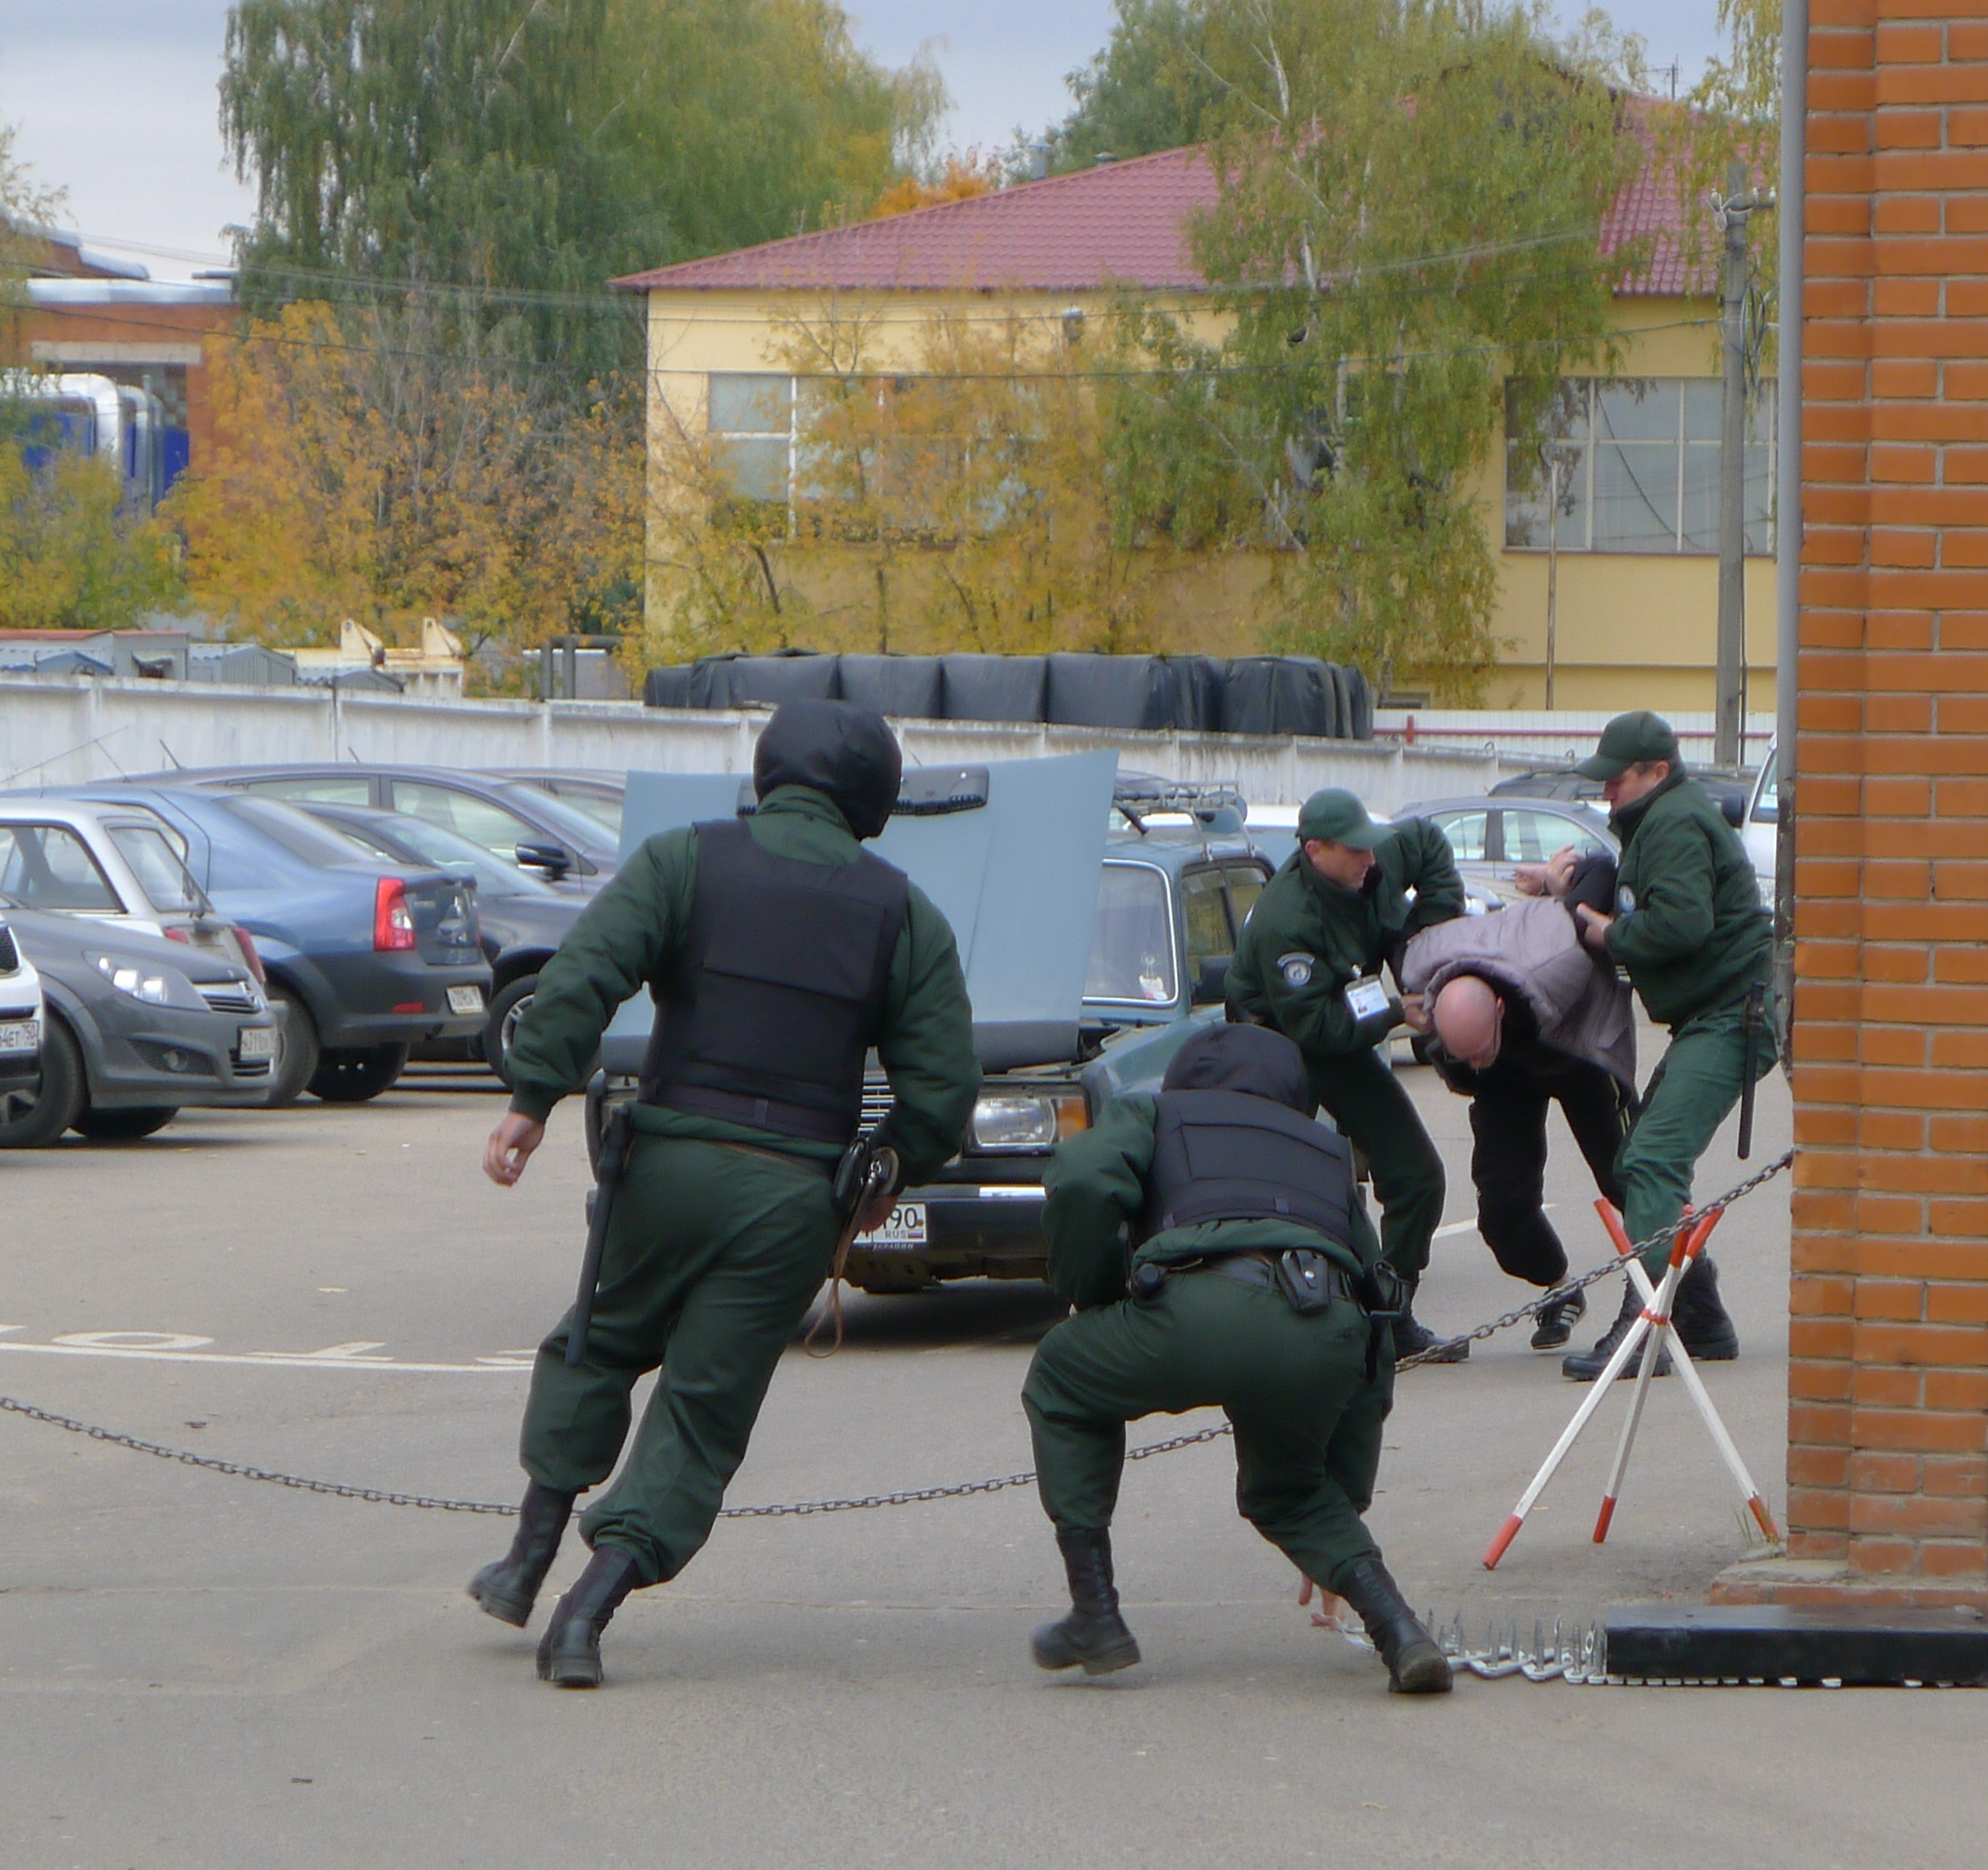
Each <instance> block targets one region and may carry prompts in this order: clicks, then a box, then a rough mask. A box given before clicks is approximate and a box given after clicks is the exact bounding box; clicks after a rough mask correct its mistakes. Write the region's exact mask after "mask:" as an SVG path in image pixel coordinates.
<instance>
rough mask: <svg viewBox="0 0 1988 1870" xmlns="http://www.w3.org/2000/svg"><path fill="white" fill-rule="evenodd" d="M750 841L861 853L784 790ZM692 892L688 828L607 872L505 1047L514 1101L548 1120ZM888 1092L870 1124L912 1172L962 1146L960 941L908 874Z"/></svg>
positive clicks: (713, 1126)
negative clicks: (609, 876)
mask: <svg viewBox="0 0 1988 1870" xmlns="http://www.w3.org/2000/svg"><path fill="white" fill-rule="evenodd" d="M747 822H748V823H749V826H750V827H751V830H752V839H753V841H754V842H755V843H756V844H759V845H761V846H762V847H764V848H765V849H766V850H769V851H771V852H773V854H774V855H775V856H776V857H792V858H794V859H796V860H798V861H800V862H803V863H808V864H853V863H854V862H855V861H856V858H857V854H858V852H860V850H861V849H862V846H861V845H860V844H858V843H857V840H856V839H855V838H854V836H852V835H851V834H850V830H849V827H848V825H847V823H846V822H845V821H844V818H843V817H842V814H841V813H840V812H839V811H837V810H836V808H835V807H834V806H833V804H832V803H830V800H828V799H827V797H826V796H823V794H822V793H818V792H816V791H814V790H812V789H811V788H810V787H807V786H781V787H779V789H778V790H776V791H774V792H773V793H770V794H769V796H767V797H766V800H763V801H762V803H761V805H760V807H759V811H758V812H757V813H756V814H755V815H754V816H753V817H752V818H751V819H749V820H748V821H747ZM696 893H697V832H696V830H695V827H687V828H685V829H684V830H678V831H665V832H664V833H663V834H662V835H661V837H652V838H651V839H650V840H648V842H647V844H644V845H643V847H641V850H637V852H635V854H634V855H633V856H632V857H629V858H628V859H627V861H626V862H624V864H622V866H621V867H620V869H619V870H617V871H616V872H615V873H614V880H613V881H611V882H610V883H609V884H607V887H606V888H604V889H603V890H602V891H601V892H600V894H599V895H597V896H596V897H595V898H594V899H593V901H592V902H590V904H588V905H587V909H586V912H585V913H584V914H583V915H581V916H580V919H579V920H578V921H576V922H575V923H574V924H573V927H572V928H570V930H569V931H568V932H567V934H566V939H565V940H564V941H563V942H561V943H560V947H559V952H558V953H557V954H556V955H553V958H552V959H551V960H549V962H546V965H545V966H544V967H543V969H541V970H540V972H539V984H538V987H537V989H536V992H535V993H534V995H533V996H532V1004H531V1006H530V1008H529V1010H528V1011H527V1012H526V1015H525V1016H524V1018H523V1020H522V1021H520V1022H519V1026H518V1033H517V1036H516V1040H514V1041H513V1042H512V1048H511V1055H510V1065H511V1077H512V1086H513V1094H512V1099H511V1107H512V1110H514V1111H517V1112H518V1113H519V1114H520V1115H522V1116H526V1117H532V1118H537V1119H539V1121H541V1122H543V1121H544V1119H545V1118H546V1115H547V1114H548V1113H549V1111H551V1109H552V1107H553V1105H554V1104H556V1103H557V1102H558V1101H560V1098H562V1097H565V1096H566V1094H567V1093H569V1092H570V1091H577V1090H578V1089H579V1088H580V1086H581V1085H582V1084H584V1083H585V1082H586V1080H587V1074H588V1073H589V1071H590V1070H591V1068H592V1066H593V1057H594V1054H595V1053H596V1052H597V1051H598V1050H599V1049H600V1035H601V1033H603V1032H604V1031H605V1030H607V1023H608V1021H609V1020H611V1019H613V1018H614V1013H615V1009H616V1008H617V1007H618V1006H620V1004H621V1003H622V1002H623V1001H624V1000H625V999H629V998H630V997H631V996H632V995H634V994H635V993H637V992H640V991H641V989H642V988H643V987H644V986H645V985H650V984H653V983H654V982H655V981H657V980H658V979H660V978H661V976H662V974H663V973H664V970H665V969H666V968H667V967H668V964H669V962H670V959H671V955H672V954H673V953H674V951H675V948H676V945H677V943H678V942H679V941H680V940H681V938H682V936H683V933H684V931H685V929H686V928H688V926H689V925H690V914H691V902H692V901H693V900H694V898H695V895H696ZM877 1057H878V1058H879V1059H880V1060H881V1061H882V1063H883V1066H884V1071H885V1072H886V1073H887V1074H888V1076H889V1077H890V1080H891V1092H892V1094H893V1095H894V1099H895V1101H894V1103H893V1104H891V1111H890V1114H889V1115H888V1116H887V1117H886V1118H884V1121H883V1123H882V1124H881V1125H880V1126H879V1127H878V1131H877V1136H878V1140H879V1141H881V1142H884V1143H887V1144H888V1145H890V1146H891V1148H894V1149H895V1150H896V1151H897V1152H898V1159H899V1160H900V1162H901V1163H902V1164H903V1165H904V1179H905V1180H906V1181H907V1182H918V1181H922V1180H923V1179H924V1178H925V1177H926V1176H928V1175H931V1173H932V1172H934V1171H935V1169H937V1168H938V1167H939V1165H941V1164H942V1163H943V1162H945V1161H947V1160H948V1158H950V1157H952V1156H953V1155H956V1154H957V1153H958V1149H959V1146H960V1143H961V1140H962V1138H963V1137H964V1136H965V1133H966V1121H967V1119H968V1118H969V1117H970V1116H971V1115H972V1114H973V1103H974V1100H975V1097H978V1096H979V1093H980V1066H979V1061H978V1060H977V1059H976V1058H975V1056H974V1050H973V1010H972V1006H970V1005H969V1003H968V1001H967V997H966V980H965V976H964V975H963V974H962V972H960V966H959V951H958V949H957V948H956V947H955V945H954V943H953V938H952V929H951V928H949V927H948V925H947V924H946V919H945V917H944V916H943V915H941V914H940V913H939V912H938V910H937V909H936V908H934V907H933V906H932V904H931V900H930V898H928V897H927V896H926V895H925V893H924V892H923V891H921V890H920V889H919V888H918V887H917V886H916V885H915V884H914V885H913V886H912V888H911V894H910V898H909V900H908V903H907V904H906V906H905V911H904V932H903V934H902V935H900V936H899V937H898V952H897V953H896V955H895V956H894V958H893V959H892V960H891V978H890V981H889V984H888V986H887V987H886V989H885V992H884V1026H883V1033H882V1036H881V1038H880V1039H879V1040H878V1041H877ZM634 1122H635V1125H636V1128H638V1129H640V1130H643V1131H648V1132H651V1133H652V1134H654V1135H662V1136H682V1137H696V1138H703V1139H705V1140H706V1141H716V1142H731V1143H749V1144H751V1145H753V1146H754V1147H755V1148H761V1149H770V1150H774V1151H779V1152H780V1153H782V1154H784V1155H797V1156H805V1157H810V1158H816V1159H821V1160H827V1161H833V1159H834V1158H835V1157H836V1156H837V1155H838V1154H839V1153H840V1151H837V1148H835V1146H834V1145H833V1144H829V1143H819V1142H812V1141H803V1140H801V1139H799V1138H790V1137H780V1136H775V1135H771V1134H769V1132H768V1131H764V1130H756V1129H754V1128H751V1127H750V1126H749V1125H747V1124H734V1123H727V1122H725V1121H722V1119H720V1118H710V1117H694V1116H690V1115H688V1114H685V1113H684V1112H682V1111H666V1110H661V1109H658V1108H657V1107H654V1106H652V1105H647V1104H644V1105H641V1106H638V1107H637V1111H636V1112H635V1117H634Z"/></svg>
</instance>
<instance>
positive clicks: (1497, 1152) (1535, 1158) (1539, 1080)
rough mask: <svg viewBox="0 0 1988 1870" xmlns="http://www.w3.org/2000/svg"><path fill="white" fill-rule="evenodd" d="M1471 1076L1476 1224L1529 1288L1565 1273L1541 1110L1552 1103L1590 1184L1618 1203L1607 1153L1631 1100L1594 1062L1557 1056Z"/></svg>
mask: <svg viewBox="0 0 1988 1870" xmlns="http://www.w3.org/2000/svg"><path fill="white" fill-rule="evenodd" d="M1470 1077H1471V1080H1472V1083H1471V1095H1470V1134H1471V1135H1472V1138H1474V1139H1475V1142H1474V1145H1473V1147H1472V1150H1471V1152H1470V1179H1471V1181H1472V1182H1473V1183H1474V1184H1475V1185H1476V1189H1477V1229H1478V1232H1479V1233H1481V1234H1483V1236H1484V1243H1485V1245H1486V1246H1488V1247H1489V1248H1490V1249H1491V1252H1492V1256H1493V1258H1495V1259H1496V1260H1497V1262H1498V1264H1499V1266H1501V1267H1503V1269H1504V1270H1505V1271H1506V1272H1507V1273H1510V1274H1511V1276H1512V1277H1513V1278H1514V1279H1522V1280H1525V1281H1526V1283H1527V1284H1528V1285H1533V1286H1553V1285H1557V1284H1558V1283H1560V1280H1563V1279H1564V1278H1565V1277H1567V1249H1565V1248H1564V1247H1563V1246H1561V1245H1560V1236H1559V1235H1558V1234H1557V1233H1554V1228H1553V1223H1552V1222H1550V1221H1549V1220H1548V1219H1547V1217H1546V1213H1545V1210H1544V1209H1543V1206H1542V1203H1543V1201H1544V1199H1545V1192H1546V1168H1547V1105H1548V1104H1556V1103H1557V1104H1559V1106H1560V1110H1561V1111H1562V1113H1563V1114H1564V1115H1565V1117H1566V1118H1567V1128H1569V1129H1570V1130H1571V1131H1573V1132H1574V1141H1575V1142H1576V1143H1577V1144H1578V1145H1580V1147H1581V1155H1583V1156H1584V1157H1585V1158H1587V1166H1588V1168H1590V1169H1591V1171H1593V1172H1594V1185H1595V1187H1596V1188H1597V1189H1599V1190H1600V1191H1601V1193H1602V1194H1603V1195H1605V1196H1606V1197H1607V1198H1608V1199H1609V1200H1610V1201H1611V1202H1614V1205H1615V1206H1617V1207H1618V1208H1619V1207H1621V1206H1622V1201H1623V1190H1622V1184H1621V1179H1620V1178H1618V1175H1617V1174H1616V1172H1615V1157H1616V1153H1617V1151H1619V1150H1620V1149H1621V1147H1622V1141H1623V1138H1625V1137H1626V1136H1627V1135H1628V1133H1629V1126H1630V1124H1631V1121H1633V1120H1634V1118H1635V1100H1634V1099H1633V1098H1632V1097H1631V1095H1630V1094H1629V1093H1628V1091H1626V1090H1625V1089H1624V1087H1623V1086H1622V1085H1621V1083H1620V1082H1619V1081H1618V1080H1617V1079H1616V1078H1614V1077H1613V1076H1611V1074H1609V1073H1608V1072H1606V1071H1604V1070H1602V1068H1601V1067H1600V1066H1599V1065H1591V1064H1589V1063H1587V1062H1586V1061H1585V1060H1581V1059H1575V1058H1569V1057H1565V1056H1564V1055H1562V1054H1559V1053H1542V1052H1534V1053H1532V1054H1531V1055H1530V1057H1499V1059H1498V1060H1497V1062H1496V1063H1494V1064H1493V1066H1492V1067H1491V1068H1490V1069H1489V1070H1488V1071H1483V1072H1475V1073H1472V1074H1470Z"/></svg>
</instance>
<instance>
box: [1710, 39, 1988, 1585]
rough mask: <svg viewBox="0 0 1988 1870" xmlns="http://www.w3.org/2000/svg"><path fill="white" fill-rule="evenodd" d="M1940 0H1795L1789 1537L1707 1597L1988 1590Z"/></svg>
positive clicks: (1952, 241)
mask: <svg viewBox="0 0 1988 1870" xmlns="http://www.w3.org/2000/svg"><path fill="white" fill-rule="evenodd" d="M1951 9H1952V0H1945V4H1944V5H1942V0H1812V3H1811V7H1810V58H1809V81H1808V82H1809V93H1808V95H1809V119H1808V161H1807V184H1808V221H1807V285H1806V295H1807V296H1806V303H1805V312H1806V325H1805V340H1804V342H1805V350H1806V360H1805V364H1804V370H1803V394H1804V399H1805V403H1804V421H1805V424H1806V427H1805V432H1804V448H1803V456H1802V482H1803V499H1804V502H1805V515H1804V516H1805V519H1806V521H1807V533H1806V537H1805V539H1804V546H1803V553H1802V575H1801V598H1802V621H1801V660H1800V679H1799V691H1800V724H1801V739H1800V756H1799V758H1800V782H1799V799H1798V807H1799V809H1798V813H1797V871H1796V874H1797V884H1796V888H1797V912H1796V923H1795V928H1796V936H1797V946H1796V974H1797V989H1796V1001H1795V1004H1796V1020H1797V1037H1796V1060H1797V1063H1796V1068H1795V1073H1794V1097H1795V1140H1796V1142H1797V1146H1798V1155H1797V1167H1796V1171H1795V1190H1794V1275H1793V1280H1792V1284H1791V1289H1790V1300H1789V1302H1790V1311H1791V1313H1792V1314H1793V1318H1792V1327H1791V1336H1790V1362H1789V1370H1788V1489H1789V1492H1788V1518H1789V1522H1790V1541H1789V1559H1790V1561H1794V1562H1792V1563H1787V1564H1779V1565H1776V1566H1772V1567H1739V1570H1738V1571H1737V1572H1729V1573H1728V1574H1726V1577H1725V1578H1724V1579H1723V1580H1722V1581H1721V1582H1720V1584H1719V1587H1718V1588H1717V1590H1716V1595H1718V1596H1720V1597H1722V1598H1726V1599H1727V1600H1728V1601H1732V1600H1733V1599H1751V1600H1753V1601H1759V1600H1760V1599H1761V1598H1770V1599H1778V1600H1779V1601H1783V1602H1804V1601H1807V1602H1827V1601H1844V1600H1846V1599H1848V1600H1861V1601H1875V1602H1889V1603H1924V1604H1937V1603H1952V1602H1961V1601H1966V1602H1974V1603H1988V1575H1985V1574H1988V19H1984V18H1983V16H1982V15H1980V13H1979V12H1976V13H1974V14H1973V15H1959V14H1958V13H1957V12H1952V10H1951ZM1942 14H1945V15H1947V16H1946V17H1942V16H1941V15H1942Z"/></svg>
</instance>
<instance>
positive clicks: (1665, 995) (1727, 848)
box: [1608, 766, 1774, 1027]
mask: <svg viewBox="0 0 1988 1870" xmlns="http://www.w3.org/2000/svg"><path fill="white" fill-rule="evenodd" d="M1608 823H1609V828H1610V829H1611V830H1613V831H1614V834H1615V835H1616V836H1617V837H1618V838H1620V839H1621V840H1622V859H1621V870H1620V872H1619V874H1618V896H1617V901H1618V911H1617V913H1616V916H1615V919H1614V922H1613V923H1612V924H1611V925H1610V928H1609V930H1608V952H1609V954H1610V955H1611V956H1612V957H1613V958H1614V959H1615V960H1617V961H1618V962H1621V965H1622V966H1623V967H1624V968H1625V969H1626V970H1627V971H1628V976H1629V979H1630V982H1631V985H1633V986H1635V989H1636V991H1637V992H1638V993H1640V994H1641V996H1643V1004H1644V1006H1645V1007H1647V1008H1648V1010H1649V1015H1650V1017H1651V1018H1652V1020H1658V1021H1660V1022H1661V1023H1662V1024H1664V1025H1665V1026H1672V1027H1675V1026H1682V1025H1683V1024H1684V1023H1685V1021H1686V1020H1692V1019H1696V1017H1697V1016H1699V1014H1700V1013H1710V1012H1712V1011H1713V1010H1714V1009H1716V1008H1718V1007H1721V1006H1730V1005H1731V1004H1732V1003H1733V1002H1734V1001H1736V1000H1739V999H1743V998H1744V997H1745V996H1746V989H1748V988H1749V987H1750V986H1752V985H1753V983H1754V982H1756V981H1766V980H1767V979H1770V977H1771V976H1772V972H1773V948H1774V940H1773V924H1772V923H1771V922H1770V921H1769V919H1768V916H1767V911H1766V910H1765V909H1763V908H1761V906H1760V885H1759V884H1758V883H1757V882H1756V881H1755V878H1754V873H1753V861H1752V860H1751V859H1750V858H1749V857H1748V856H1747V855H1746V846H1745V845H1743V844H1741V843H1740V841H1739V833H1738V832H1736V830H1733V827H1732V826H1730V825H1729V824H1728V823H1726V818H1725V815H1724V813H1722V812H1721V811H1720V810H1719V807H1718V806H1717V805H1716V804H1715V803H1713V802H1712V798H1711V796H1709V794H1708V793H1706V790H1705V788H1704V787H1703V786H1701V785H1699V783H1698V782H1697V780H1696V779H1692V778H1689V776H1687V775H1686V774H1685V771H1684V769H1683V768H1682V767H1681V766H1680V767H1679V768H1677V769H1675V770H1674V771H1673V772H1672V773H1671V775H1670V776H1669V777H1668V779H1665V781H1664V783H1662V785H1661V786H1658V788H1657V789H1656V790H1655V792H1652V793H1646V794H1645V796H1643V797H1641V798H1640V799H1638V800H1637V801H1636V803H1635V804H1634V805H1631V806H1628V807H1625V809H1623V810H1621V811H1618V812H1617V813H1615V814H1614V817H1611V819H1610V820H1609V821H1608Z"/></svg>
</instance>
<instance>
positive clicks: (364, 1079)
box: [310, 1046, 407, 1104]
mask: <svg viewBox="0 0 1988 1870" xmlns="http://www.w3.org/2000/svg"><path fill="white" fill-rule="evenodd" d="M406 1063H407V1047H405V1046H363V1047H336V1046H334V1047H327V1048H326V1050H324V1051H323V1053H320V1055H319V1057H318V1067H317V1070H316V1072H315V1073H313V1074H312V1077H311V1081H310V1094H311V1095H312V1096H313V1097H317V1098H320V1099H322V1100H323V1101H324V1102H325V1103H326V1104H363V1103H364V1102H365V1101H367V1098H369V1097H378V1096H379V1094H380V1092H382V1091H384V1090H385V1089H386V1088H387V1086H388V1085H390V1084H392V1083H393V1081H394V1080H395V1079H396V1078H397V1077H399V1076H400V1075H401V1067H402V1066H404V1064H406Z"/></svg>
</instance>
